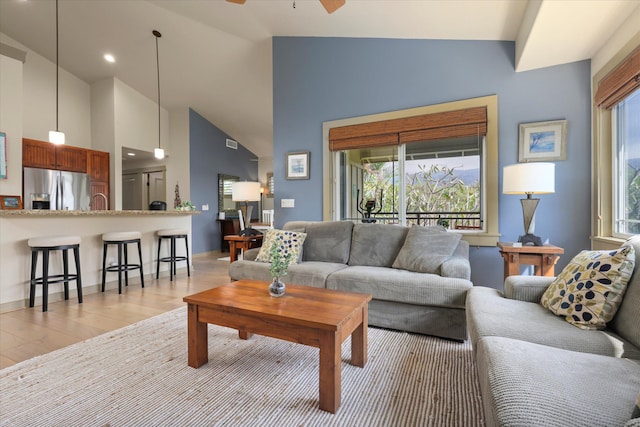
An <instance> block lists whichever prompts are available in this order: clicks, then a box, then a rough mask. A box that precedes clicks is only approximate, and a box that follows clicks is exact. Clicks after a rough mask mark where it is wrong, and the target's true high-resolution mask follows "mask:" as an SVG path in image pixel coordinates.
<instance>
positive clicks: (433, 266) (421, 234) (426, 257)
mask: <svg viewBox="0 0 640 427" xmlns="http://www.w3.org/2000/svg"><path fill="white" fill-rule="evenodd" d="M459 241H460V235H459V234H457V233H448V232H441V231H438V230H434V229H432V228H429V227H420V226H413V227H411V228H409V232H408V233H407V237H406V238H405V241H404V244H403V245H402V248H401V249H400V252H399V253H398V256H397V257H396V259H395V261H394V262H393V265H392V267H393V268H399V269H403V270H409V271H415V272H417V273H432V274H439V273H440V265H441V264H442V263H443V262H444V261H445V260H446V259H447V258H449V257H450V256H451V254H453V251H454V250H455V249H456V246H458V242H459Z"/></svg>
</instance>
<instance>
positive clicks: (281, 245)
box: [256, 229, 307, 264]
mask: <svg viewBox="0 0 640 427" xmlns="http://www.w3.org/2000/svg"><path fill="white" fill-rule="evenodd" d="M306 237H307V235H306V234H305V233H297V232H295V231H285V230H275V229H274V230H269V231H268V232H267V234H266V235H265V236H264V239H263V242H262V246H261V247H260V252H258V256H257V257H256V261H258V262H271V248H272V246H273V245H274V244H275V245H277V247H278V251H280V252H282V253H283V255H284V256H286V255H287V254H288V253H291V254H292V257H291V262H292V263H294V264H295V263H297V262H298V257H299V255H300V251H301V249H302V245H303V243H304V240H305V238H306Z"/></svg>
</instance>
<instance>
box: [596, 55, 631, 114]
mask: <svg viewBox="0 0 640 427" xmlns="http://www.w3.org/2000/svg"><path fill="white" fill-rule="evenodd" d="M639 87H640V46H638V47H636V48H635V49H634V50H633V51H632V52H631V53H630V54H629V55H627V57H626V58H625V59H624V60H623V61H622V62H621V63H620V64H619V65H618V66H617V67H616V68H614V69H613V70H611V71H610V72H609V74H607V75H606V76H604V77H603V78H602V80H600V83H599V84H598V90H597V91H596V95H595V103H596V105H597V106H598V107H602V108H606V109H610V108H613V107H614V106H615V105H616V104H617V103H619V102H620V101H622V100H623V99H624V98H625V97H627V96H628V95H629V94H630V93H632V92H633V91H634V90H636V89H637V88H639Z"/></svg>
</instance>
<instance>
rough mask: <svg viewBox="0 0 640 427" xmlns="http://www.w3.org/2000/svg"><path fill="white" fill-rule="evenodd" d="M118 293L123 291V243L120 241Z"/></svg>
mask: <svg viewBox="0 0 640 427" xmlns="http://www.w3.org/2000/svg"><path fill="white" fill-rule="evenodd" d="M118 293H119V294H121V293H122V243H118Z"/></svg>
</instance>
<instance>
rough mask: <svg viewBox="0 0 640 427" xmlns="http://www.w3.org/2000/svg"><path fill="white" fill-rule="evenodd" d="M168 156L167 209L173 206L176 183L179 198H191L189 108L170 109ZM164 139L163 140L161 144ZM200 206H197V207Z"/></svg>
mask: <svg viewBox="0 0 640 427" xmlns="http://www.w3.org/2000/svg"><path fill="white" fill-rule="evenodd" d="M169 129H170V133H169V143H168V144H167V146H168V148H169V152H170V154H169V157H168V158H167V160H168V162H167V209H171V208H172V207H173V204H174V203H173V202H174V199H175V188H176V184H180V199H181V200H183V201H185V200H191V179H190V170H191V167H190V166H191V162H190V159H189V109H188V108H180V109H174V110H171V114H170V123H169ZM164 143H165V141H164V140H163V144H164ZM163 146H164V145H163ZM199 208H200V206H198V209H199Z"/></svg>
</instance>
